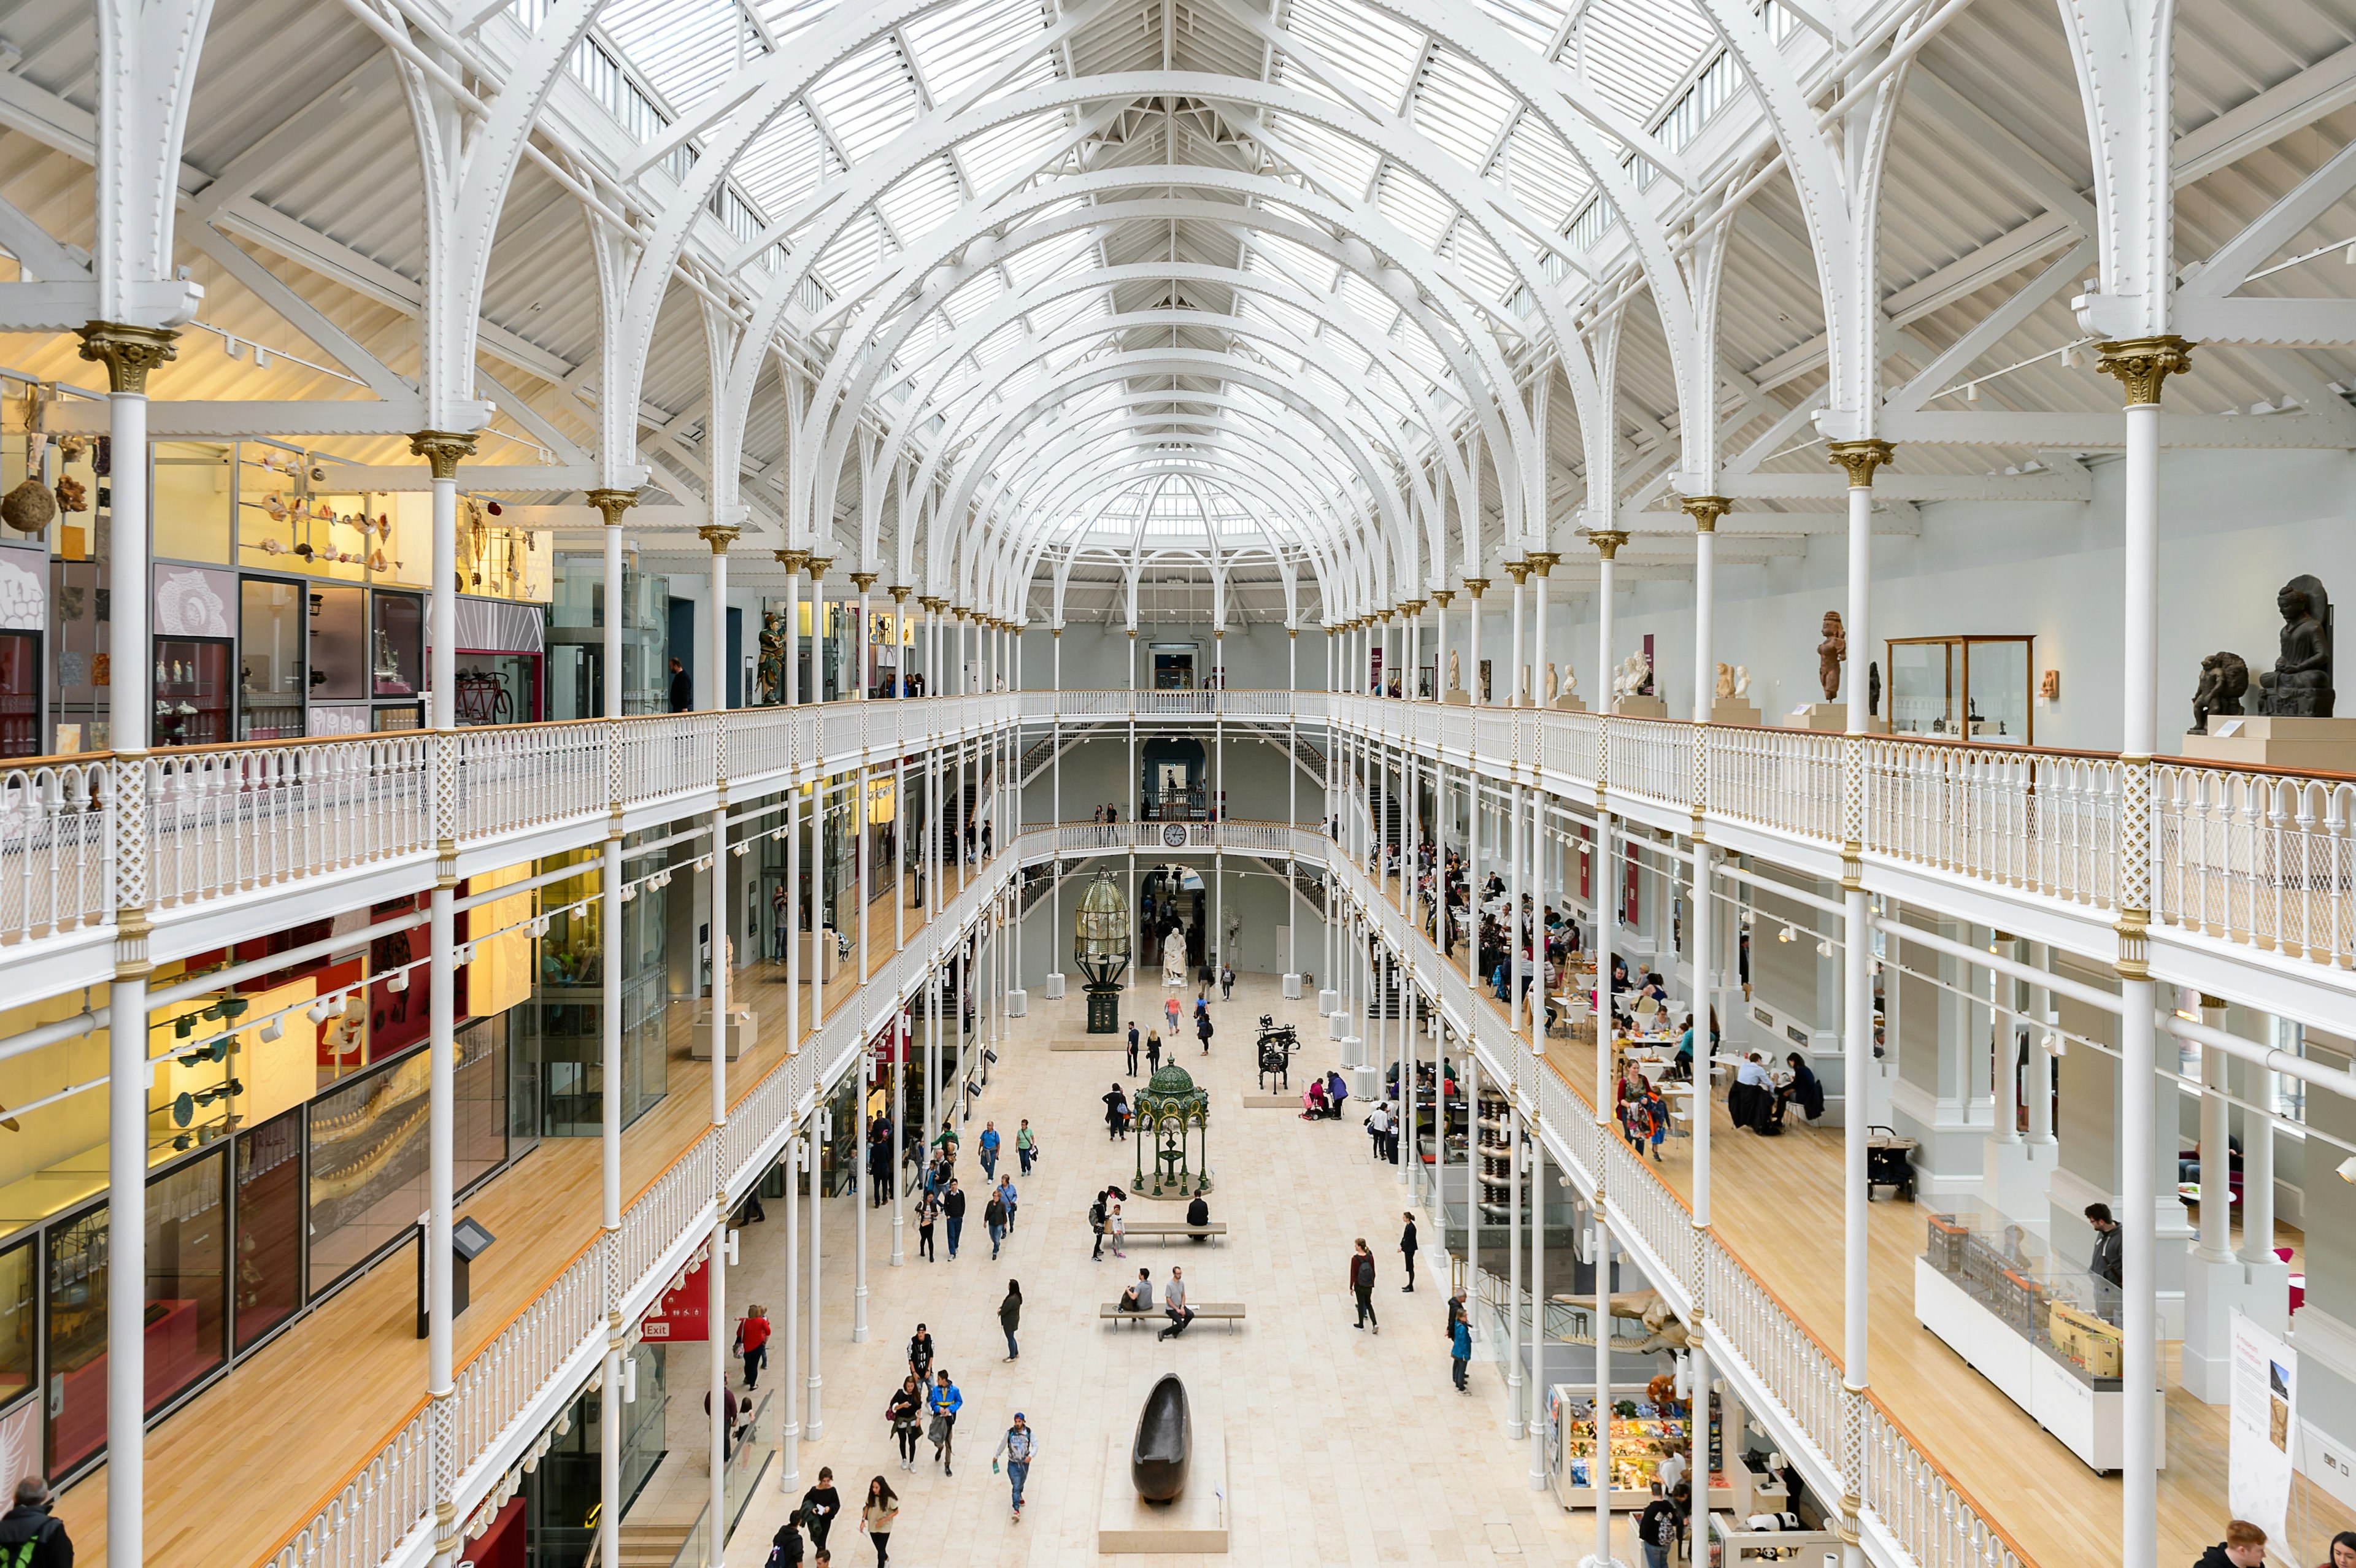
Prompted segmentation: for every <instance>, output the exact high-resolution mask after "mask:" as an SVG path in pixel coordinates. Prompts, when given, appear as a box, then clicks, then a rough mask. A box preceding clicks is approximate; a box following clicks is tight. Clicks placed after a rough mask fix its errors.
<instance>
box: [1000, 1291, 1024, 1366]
mask: <svg viewBox="0 0 2356 1568" xmlns="http://www.w3.org/2000/svg"><path fill="white" fill-rule="evenodd" d="M998 1326H999V1327H1000V1328H1002V1329H1004V1330H1005V1331H1006V1359H1007V1360H1010V1361H1018V1360H1022V1359H1023V1351H1022V1349H1021V1348H1020V1347H1019V1346H1017V1345H1016V1344H1015V1343H1014V1330H1015V1329H1017V1328H1021V1327H1022V1326H1023V1286H1022V1285H1020V1284H1018V1283H1016V1282H1015V1281H1013V1280H1011V1279H1010V1280H1008V1281H1007V1282H1006V1299H1005V1300H1003V1301H1001V1302H1000V1303H999V1304H998Z"/></svg>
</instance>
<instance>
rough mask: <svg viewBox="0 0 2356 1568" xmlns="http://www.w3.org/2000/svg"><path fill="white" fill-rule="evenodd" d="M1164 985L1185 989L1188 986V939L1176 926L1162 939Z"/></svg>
mask: <svg viewBox="0 0 2356 1568" xmlns="http://www.w3.org/2000/svg"><path fill="white" fill-rule="evenodd" d="M1162 984H1163V985H1165V986H1175V987H1179V988H1180V989H1182V990H1183V989H1184V988H1185V985H1186V937H1185V933H1183V932H1181V931H1180V930H1179V929H1178V928H1177V927H1176V926H1172V927H1171V928H1170V934H1169V935H1167V936H1165V937H1163V938H1162Z"/></svg>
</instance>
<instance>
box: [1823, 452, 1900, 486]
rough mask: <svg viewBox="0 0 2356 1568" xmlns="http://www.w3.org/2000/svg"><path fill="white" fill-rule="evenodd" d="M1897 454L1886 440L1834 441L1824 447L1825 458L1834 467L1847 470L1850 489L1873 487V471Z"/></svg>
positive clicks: (1894, 457) (1893, 458)
mask: <svg viewBox="0 0 2356 1568" xmlns="http://www.w3.org/2000/svg"><path fill="white" fill-rule="evenodd" d="M1897 456H1898V449H1897V448H1896V447H1894V446H1892V445H1890V443H1888V442H1886V441H1836V442H1833V443H1830V444H1828V445H1827V446H1826V448H1825V459H1826V461H1827V462H1829V463H1830V464H1832V465H1833V466H1834V467H1836V468H1844V469H1847V471H1848V487H1849V488H1850V489H1852V490H1870V489H1872V488H1873V471H1874V470H1875V469H1877V468H1879V467H1880V466H1881V465H1882V464H1885V463H1889V462H1891V461H1893V460H1895V459H1896V457H1897Z"/></svg>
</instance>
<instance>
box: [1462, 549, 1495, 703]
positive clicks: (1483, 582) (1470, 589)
mask: <svg viewBox="0 0 2356 1568" xmlns="http://www.w3.org/2000/svg"><path fill="white" fill-rule="evenodd" d="M1488 586H1489V580H1488V579H1487V578H1485V577H1468V578H1466V579H1465V580H1464V592H1466V594H1468V595H1469V596H1470V597H1471V599H1472V603H1470V604H1467V605H1466V606H1465V608H1464V620H1465V626H1466V631H1465V634H1464V641H1465V649H1464V679H1465V683H1466V684H1465V688H1464V689H1465V690H1466V691H1468V692H1470V693H1471V694H1472V701H1474V702H1476V703H1481V702H1486V701H1488V700H1489V699H1488V695H1487V694H1486V693H1485V692H1483V690H1482V689H1481V591H1482V590H1483V589H1484V588H1486V587H1488Z"/></svg>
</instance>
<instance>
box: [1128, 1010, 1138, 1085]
mask: <svg viewBox="0 0 2356 1568" xmlns="http://www.w3.org/2000/svg"><path fill="white" fill-rule="evenodd" d="M1129 1075H1130V1077H1131V1078H1134V1077H1136V1076H1137V1020H1136V1019H1130V1020H1129Z"/></svg>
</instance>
